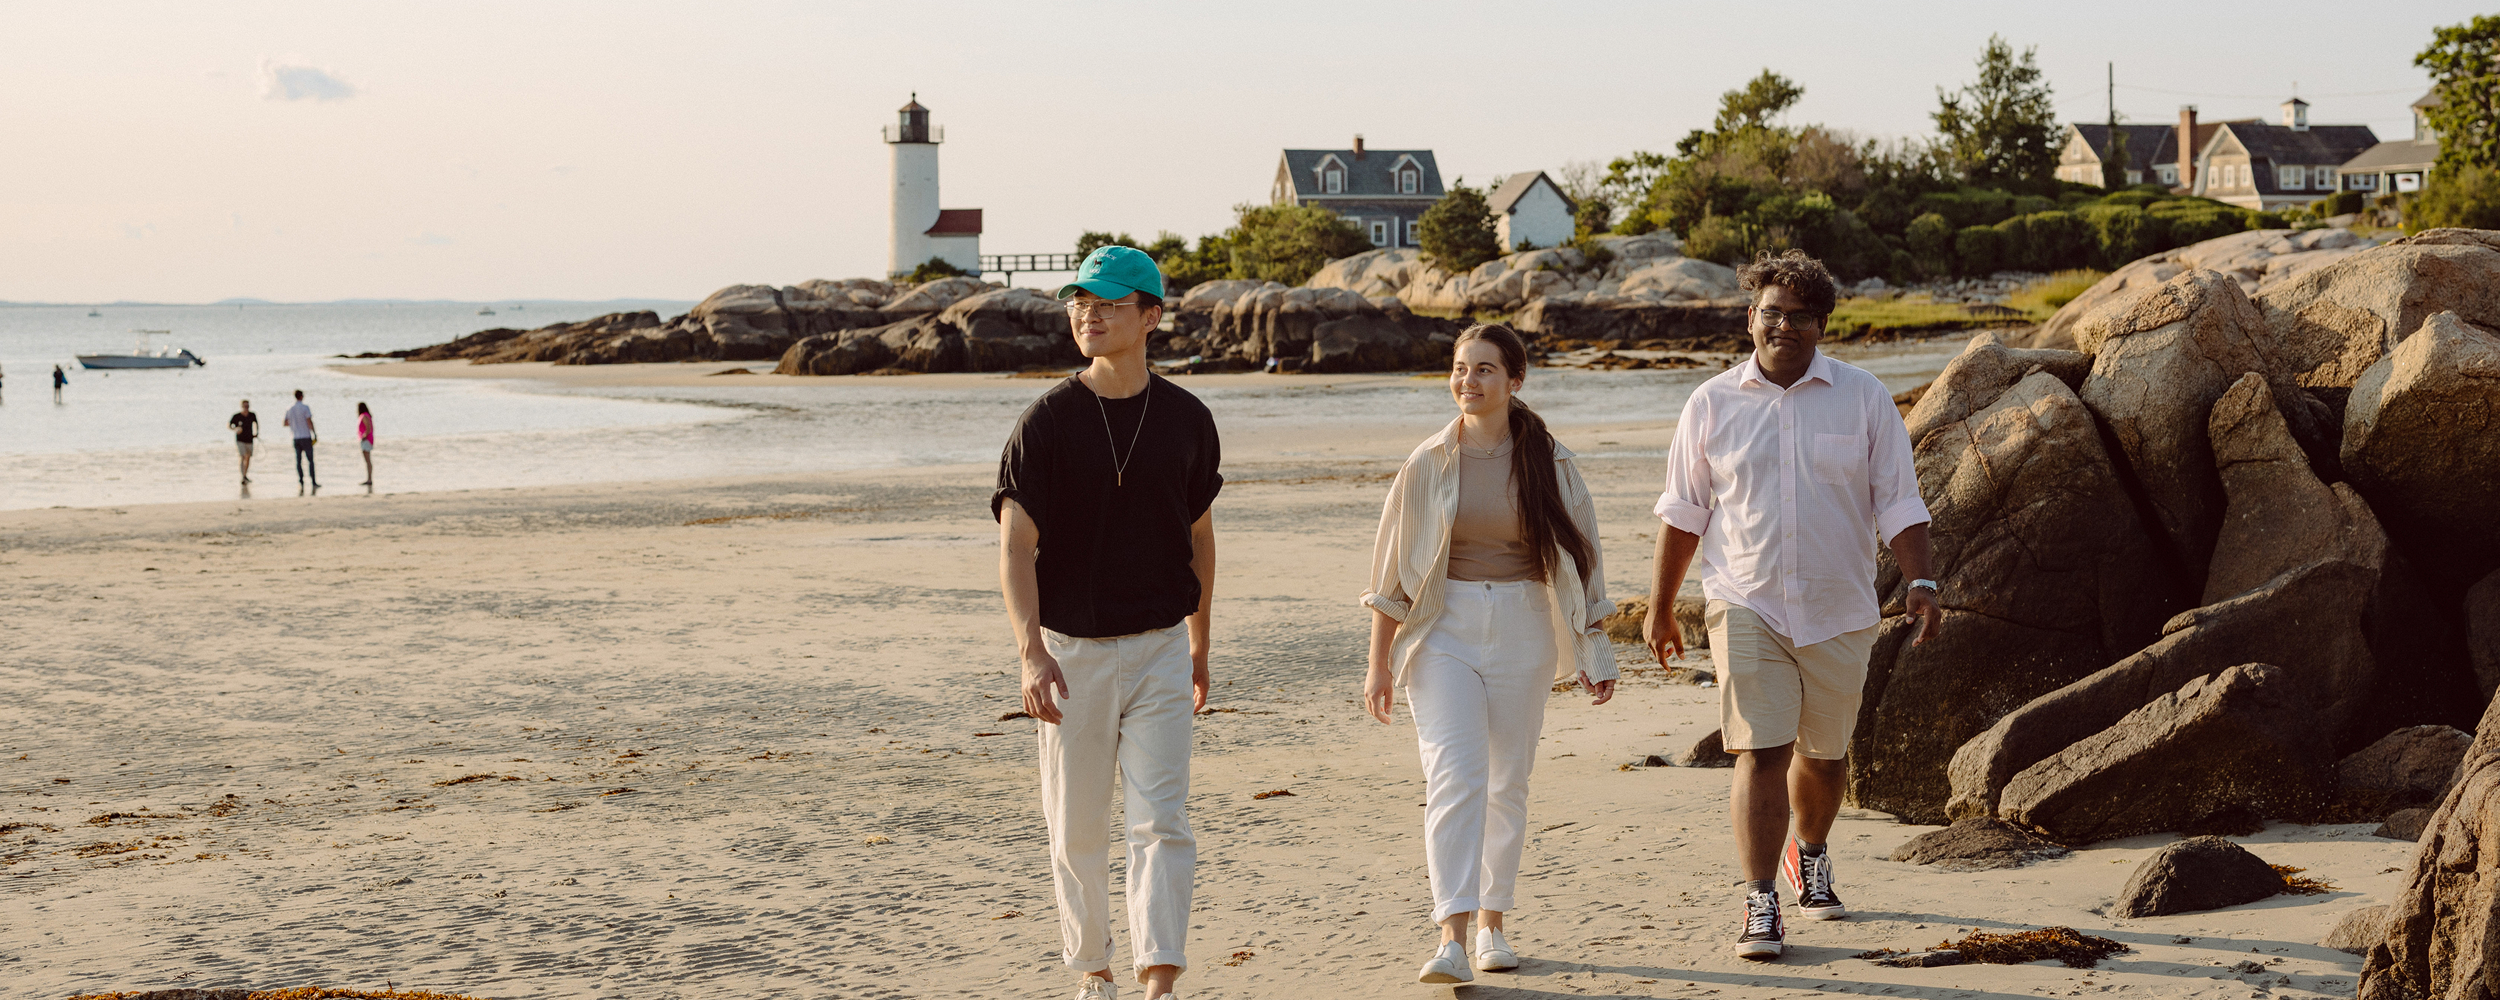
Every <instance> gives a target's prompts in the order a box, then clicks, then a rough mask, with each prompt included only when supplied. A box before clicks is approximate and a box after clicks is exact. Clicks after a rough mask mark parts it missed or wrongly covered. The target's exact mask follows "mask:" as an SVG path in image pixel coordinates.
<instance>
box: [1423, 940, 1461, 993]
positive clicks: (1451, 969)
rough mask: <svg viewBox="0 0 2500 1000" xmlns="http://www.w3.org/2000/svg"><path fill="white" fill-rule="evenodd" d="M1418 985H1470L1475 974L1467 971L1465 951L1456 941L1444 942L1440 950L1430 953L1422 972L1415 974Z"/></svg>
mask: <svg viewBox="0 0 2500 1000" xmlns="http://www.w3.org/2000/svg"><path fill="white" fill-rule="evenodd" d="M1415 981H1416V982H1419V983H1472V982H1475V981H1476V974H1475V973H1473V972H1469V971H1467V949H1466V947H1465V946H1463V945H1461V944H1459V943H1458V942H1456V941H1448V942H1444V943H1443V944H1442V945H1441V950H1440V951H1436V952H1433V953H1432V961H1429V962H1425V963H1424V968H1423V971H1421V972H1418V973H1416V974H1415Z"/></svg>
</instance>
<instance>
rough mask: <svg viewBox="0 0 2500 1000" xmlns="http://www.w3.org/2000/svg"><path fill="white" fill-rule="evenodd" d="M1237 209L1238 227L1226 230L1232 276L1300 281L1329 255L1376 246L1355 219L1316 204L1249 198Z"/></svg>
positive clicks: (1344, 254) (1348, 254)
mask: <svg viewBox="0 0 2500 1000" xmlns="http://www.w3.org/2000/svg"><path fill="white" fill-rule="evenodd" d="M1233 211H1234V213H1235V222H1234V224H1233V228H1232V229H1231V230H1229V231H1227V232H1226V233H1225V234H1224V242H1225V249H1226V250H1227V251H1228V252H1229V253H1230V255H1231V257H1232V266H1231V267H1230V268H1229V269H1228V273H1229V274H1230V276H1231V277H1235V278H1251V279H1256V280H1259V281H1279V282H1283V283H1285V284H1288V285H1299V284H1301V283H1303V282H1305V281H1309V280H1311V275H1314V274H1317V273H1319V269H1320V268H1322V267H1325V266H1327V265H1328V262H1329V261H1332V260H1335V259H1337V258H1339V257H1351V256H1354V255H1355V254H1358V253H1362V252H1363V251H1365V250H1369V249H1371V248H1372V244H1371V240H1370V238H1368V237H1366V236H1364V235H1363V231H1362V230H1360V229H1357V228H1355V225H1354V223H1351V222H1347V221H1346V220H1345V219H1344V218H1342V217H1340V216H1338V215H1337V213H1335V212H1331V211H1329V210H1327V209H1325V208H1321V207H1319V206H1317V205H1301V206H1296V205H1248V204H1244V205H1236V206H1234V207H1233ZM1201 242H1202V243H1203V241H1201Z"/></svg>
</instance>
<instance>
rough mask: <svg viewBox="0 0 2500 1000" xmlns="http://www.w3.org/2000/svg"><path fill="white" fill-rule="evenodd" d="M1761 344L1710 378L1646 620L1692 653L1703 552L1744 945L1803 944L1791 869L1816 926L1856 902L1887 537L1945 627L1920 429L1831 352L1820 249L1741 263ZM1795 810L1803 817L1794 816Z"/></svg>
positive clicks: (1686, 434)
mask: <svg viewBox="0 0 2500 1000" xmlns="http://www.w3.org/2000/svg"><path fill="white" fill-rule="evenodd" d="M1738 285H1739V287H1741V288H1743V289H1744V290H1745V291H1746V292H1748V293H1751V294H1752V296H1753V303H1752V305H1751V306H1749V307H1748V308H1747V309H1746V324H1747V327H1748V328H1749V330H1750V332H1751V333H1752V335H1753V343H1754V350H1753V356H1752V357H1751V358H1749V359H1747V360H1746V361H1745V362H1744V363H1743V364H1739V365H1737V366H1735V367H1733V368H1730V369H1728V370H1727V371H1725V372H1722V373H1720V374H1719V375H1718V376H1716V377H1714V378H1712V379H1711V380H1709V381H1707V382H1704V383H1702V384H1701V386H1700V387H1699V388H1697V389H1695V390H1693V394H1692V396H1691V397H1690V398H1689V399H1687V400H1686V401H1685V403H1684V412H1683V416H1682V417H1681V418H1679V419H1678V420H1677V422H1676V425H1675V437H1674V440H1673V441H1672V442H1671V443H1670V444H1669V446H1668V448H1667V484H1666V491H1665V492H1664V493H1661V494H1660V495H1659V497H1658V504H1657V507H1656V508H1655V513H1656V514H1657V515H1658V517H1659V518H1661V519H1663V520H1664V521H1665V522H1666V524H1665V526H1664V530H1662V531H1660V532H1659V533H1658V552H1657V562H1656V567H1657V575H1656V576H1655V577H1654V578H1653V579H1652V581H1651V583H1650V591H1649V607H1650V613H1649V621H1648V623H1647V624H1646V625H1644V626H1643V629H1644V631H1645V632H1646V638H1647V639H1648V642H1649V648H1650V651H1651V652H1652V653H1654V654H1656V655H1657V657H1658V662H1660V663H1665V662H1666V661H1667V660H1668V658H1669V657H1670V656H1671V655H1672V656H1682V655H1684V639H1683V636H1682V634H1681V633H1680V632H1678V630H1677V627H1676V624H1675V618H1674V616H1673V615H1672V614H1670V613H1669V609H1671V608H1673V607H1674V606H1675V595H1676V591H1677V590H1678V589H1680V588H1681V587H1682V586H1683V583H1684V572H1685V570H1686V569H1687V568H1688V567H1690V566H1691V565H1692V561H1693V555H1694V554H1695V553H1696V552H1699V553H1700V555H1701V560H1702V571H1701V573H1702V575H1701V588H1702V593H1703V595H1704V596H1706V597H1708V598H1709V605H1708V611H1707V613H1706V614H1705V616H1704V618H1703V621H1704V622H1705V623H1706V624H1707V626H1708V628H1709V630H1710V658H1711V662H1712V665H1713V666H1715V667H1716V668H1717V669H1718V675H1719V685H1720V686H1719V731H1720V734H1721V737H1722V738H1723V739H1724V740H1725V741H1726V746H1727V750H1728V752H1729V753H1732V754H1735V755H1736V758H1737V759H1736V775H1735V778H1734V788H1733V790H1732V791H1731V792H1730V794H1729V796H1728V808H1729V811H1730V812H1731V813H1732V819H1733V820H1734V824H1735V828H1736V854H1737V862H1738V864H1739V866H1740V867H1741V868H1742V869H1743V871H1744V877H1745V883H1744V886H1745V888H1744V914H1745V916H1744V926H1743V930H1742V931H1740V932H1739V934H1738V936H1737V939H1736V953H1737V954H1738V955H1739V956H1741V957H1744V958H1749V959H1754V960H1757V961H1768V960H1771V959H1775V958H1778V957H1779V956H1780V953H1781V951H1782V950H1783V949H1784V947H1785V946H1786V943H1787V925H1786V922H1785V921H1784V920H1783V917H1782V911H1781V909H1780V898H1779V889H1778V887H1777V886H1775V885H1774V884H1773V883H1772V877H1773V876H1772V872H1773V871H1774V870H1777V871H1778V872H1779V873H1780V876H1781V877H1782V878H1783V879H1784V880H1785V881H1786V882H1787V883H1788V887H1789V889H1790V890H1791V891H1793V892H1795V893H1796V894H1797V913H1798V915H1799V916H1801V917H1804V918H1806V919H1809V920H1838V919H1840V918H1842V917H1846V916H1848V915H1849V909H1848V907H1846V906H1844V905H1842V904H1841V901H1840V895H1839V892H1838V876H1837V875H1836V874H1835V873H1834V871H1833V865H1832V856H1831V853H1830V852H1829V851H1827V850H1826V849H1825V846H1824V845H1825V843H1826V842H1827V840H1828V839H1829V837H1830V836H1831V829H1832V821H1833V819H1834V818H1835V817H1837V816H1838V815H1839V812H1840V796H1841V791H1842V788H1843V787H1844V786H1845V785H1846V783H1847V777H1848V768H1847V764H1846V762H1845V761H1844V760H1843V757H1844V755H1845V754H1846V753H1847V751H1848V749H1849V737H1850V735H1851V733H1852V731H1853V730H1854V729H1855V728H1856V726H1857V720H1858V703H1859V701H1860V699H1861V693H1862V689H1863V688H1864V687H1865V684H1866V661H1867V655H1868V653H1869V652H1870V651H1871V650H1872V649H1873V647H1874V645H1875V632H1876V629H1877V627H1878V625H1879V624H1880V623H1881V622H1882V620H1883V613H1882V610H1881V604H1880V603H1879V601H1878V595H1877V594H1876V593H1875V543H1876V542H1877V541H1879V540H1881V541H1884V542H1886V543H1888V544H1890V545H1891V547H1892V556H1893V560H1894V561H1895V562H1896V563H1898V564H1899V565H1900V567H1901V578H1902V580H1904V581H1905V586H1904V587H1903V589H1902V591H1901V594H1902V599H1903V601H1904V603H1905V605H1906V606H1907V608H1908V609H1909V613H1910V614H1913V615H1917V616H1918V617H1919V618H1921V619H1923V622H1922V624H1921V625H1920V626H1919V632H1918V638H1917V639H1916V642H1917V643H1925V642H1926V641H1927V640H1929V639H1932V638H1935V636H1936V632H1937V630H1938V629H1939V628H1941V627H1942V624H1943V611H1942V609H1941V606H1940V605H1939V604H1938V603H1937V597H1938V594H1937V584H1936V581H1934V580H1931V579H1928V578H1927V576H1928V573H1929V571H1930V566H1931V565H1932V564H1931V563H1930V562H1929V558H1928V556H1929V553H1928V546H1927V520H1928V518H1927V505H1926V503H1925V501H1923V500H1921V499H1920V498H1919V494H1918V470H1917V469H1916V468H1915V467H1914V466H1913V465H1912V463H1911V453H1910V435H1909V432H1908V430H1907V429H1905V428H1904V427H1903V426H1902V423H1901V413H1900V411H1899V410H1898V409H1896V408H1895V407H1894V406H1893V402H1892V394H1891V393H1890V392H1889V391H1887V390H1886V389H1885V388H1884V384H1883V382H1882V381H1881V380H1878V379H1877V378H1876V377H1875V376H1873V375H1870V374H1868V373H1866V372H1865V371H1864V370H1862V369H1859V368H1856V367H1853V366H1851V365H1847V364H1844V363H1842V362H1839V361H1834V360H1832V359H1831V358H1828V357H1825V356H1823V355H1822V354H1819V353H1817V352H1816V350H1815V345H1816V344H1817V343H1818V342H1820V341H1821V340H1822V335H1823V324H1824V322H1825V321H1826V320H1828V319H1830V317H1831V314H1832V305H1833V302H1834V300H1835V299H1836V298H1837V290H1836V288H1835V287H1834V285H1833V282H1832V276H1831V272H1829V271H1827V270H1825V269H1824V267H1823V264H1822V262H1821V261H1818V260H1815V259H1813V258H1811V257H1808V256H1806V255H1805V253H1804V252H1803V251H1799V250H1791V251H1789V252H1787V253H1785V254H1781V255H1779V256H1772V255H1771V254H1770V253H1769V252H1768V251H1765V252H1763V253H1761V254H1759V255H1757V256H1756V257H1755V258H1754V262H1753V263H1752V264H1749V265H1746V266H1745V267H1744V269H1742V270H1741V271H1739V272H1738ZM1792 823H1793V826H1792Z"/></svg>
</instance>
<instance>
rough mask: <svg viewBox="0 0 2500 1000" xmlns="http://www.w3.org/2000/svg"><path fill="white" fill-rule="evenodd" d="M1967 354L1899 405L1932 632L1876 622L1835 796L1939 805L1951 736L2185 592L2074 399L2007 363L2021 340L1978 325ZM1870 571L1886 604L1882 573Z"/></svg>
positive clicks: (2128, 641) (1922, 817)
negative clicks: (1936, 588) (1924, 511)
mask: <svg viewBox="0 0 2500 1000" xmlns="http://www.w3.org/2000/svg"><path fill="white" fill-rule="evenodd" d="M1966 354H1968V355H1970V357H1969V359H1968V361H1967V362H1964V361H1957V362H1956V365H1957V367H1956V368H1955V369H1954V375H1953V383H1952V386H1951V387H1950V388H1949V389H1939V390H1931V391H1929V393H1928V394H1927V395H1926V396H1925V397H1924V398H1922V399H1921V400H1920V402H1919V407H1918V408H1917V409H1916V410H1913V411H1912V413H1911V417H1910V422H1911V423H1912V424H1913V425H1915V426H1916V427H1918V428H1919V429H1920V431H1921V436H1920V437H1918V438H1917V439H1915V446H1916V449H1917V464H1918V476H1919V489H1920V493H1921V494H1922V495H1923V496H1925V498H1926V501H1927V507H1928V511H1929V513H1930V514H1931V515H1932V516H1933V518H1934V520H1933V522H1932V523H1931V524H1930V525H1929V531H1930V538H1931V539H1932V547H1933V552H1934V557H1935V574H1936V578H1937V579H1938V580H1940V581H1942V583H1943V584H1944V588H1943V603H1944V606H1945V609H1944V615H1945V621H1944V629H1943V631H1942V633H1941V634H1939V635H1938V636H1937V637H1936V638H1935V639H1933V640H1931V641H1929V642H1928V643H1927V644H1925V645H1923V646H1913V645H1910V644H1909V643H1908V642H1907V641H1906V639H1907V637H1908V628H1907V625H1908V619H1906V618H1896V619H1893V620H1892V621H1891V622H1888V623H1887V625H1886V628H1885V631H1884V632H1883V633H1882V634H1881V637H1879V639H1878V640H1877V643H1876V646H1875V649H1874V652H1873V654H1872V655H1871V656H1870V658H1869V662H1868V667H1867V683H1866V688H1865V697H1864V700H1863V702H1862V705H1861V708H1860V713H1859V723H1858V728H1857V734H1856V736H1855V737H1854V738H1853V740H1852V742H1851V744H1850V752H1849V767H1850V777H1849V784H1850V788H1849V794H1850V797H1851V799H1852V801H1854V802H1856V803H1857V804H1859V805H1862V806H1866V807H1868V808H1873V809H1881V810H1884V811H1886V812H1891V813H1896V814H1899V815H1901V816H1903V817H1905V818H1907V819H1909V820H1911V821H1913V822H1921V823H1940V822H1944V821H1945V820H1946V819H1947V815H1946V802H1947V799H1948V796H1949V794H1950V791H1951V784H1950V782H1949V781H1948V778H1947V774H1946V764H1947V762H1948V761H1949V760H1950V759H1952V757H1953V755H1954V751H1955V749H1956V748H1958V747H1960V746H1961V745H1962V744H1963V743H1964V742H1965V741H1967V740H1969V739H1970V738H1971V737H1973V736H1976V735H1978V734H1979V733H1980V732H1982V731H1983V730H1986V729H1987V728H1988V727H1989V726H1990V725H1991V724H1994V723H1996V722H1997V721H1998V719H1999V718H2000V717H2002V716H2004V715H2005V714H2006V713H2007V712H2010V711H2012V710H2014V709H2015V708H2018V707H2020V706H2022V705H2023V704H2025V703H2027V702H2030V701H2032V700H2033V699H2035V698H2038V697H2040V696H2041V695H2044V694H2047V693H2049V692H2052V691H2055V690H2057V689H2059V688H2060V687H2063V686H2065V685H2066V684H2068V683H2070V682H2073V681H2075V680H2077V679H2078V678H2081V677H2084V676H2086V675H2088V674H2091V673H2092V672H2093V671H2096V670H2099V669H2101V668H2102V667H2104V666H2106V665H2107V664H2109V663H2110V662H2111V661H2112V660H2115V659H2118V658H2119V657H2123V656H2125V655H2127V654H2128V653H2131V652H2133V651H2135V650H2137V649H2140V648H2142V647H2143V646H2144V645H2145V644H2146V643H2148V642H2151V641H2152V640H2153V639H2154V638H2155V637H2156V636H2158V635H2159V630H2160V628H2161V623H2162V622H2163V621H2164V620H2166V619H2168V618H2169V617H2171V616H2172V615H2173V614H2175V613H2176V612H2177V611H2178V610H2180V609H2181V608H2183V607H2185V606H2186V605H2187V603H2188V600H2187V597H2186V594H2185V592H2184V590H2183V587H2182V585H2181V584H2180V583H2179V582H2178V581H2175V580H2172V579H2169V578H2167V577H2166V575H2165V573H2164V571H2163V569H2162V566H2163V562H2162V560H2161V559H2159V558H2158V557H2157V556H2156V553H2155V550H2154V547H2153V545H2152V544H2151V541H2150V538H2149V533H2148V532H2147V530H2146V529H2145V527H2144V526H2143V525H2142V523H2141V522H2139V521H2138V520H2137V517H2136V513H2135V511H2136V508H2135V505H2134V503H2133V502H2132V501H2131V500H2130V498H2129V496H2128V493H2127V490H2126V488H2125V486H2124V485H2123V484H2122V483H2121V481H2120V478H2119V475H2118V472H2117V470H2116V469H2115V468H2114V467H2113V466H2112V464H2111V462H2110V459H2109V455H2108V453H2107V452H2105V451H2104V450H2103V449H2102V446H2101V437H2100V434H2099V431H2098V428H2097V427H2096V426H2095V424H2094V423H2093V420H2092V414H2091V413H2090V412H2089V411H2088V410H2086V409H2085V407H2084V405H2083V401H2082V400H2081V399H2079V398H2077V396H2076V395H2075V393H2074V391H2073V390H2072V389H2070V388H2068V387H2067V384H2066V383H2065V382H2063V381H2060V380H2059V378H2058V376H2057V375H2055V374H2052V373H2051V372H2050V371H2048V370H2047V367H2046V365H2044V364H2037V363H2034V364H2026V365H2021V366H2019V367H2018V366H2017V364H2016V362H2017V361H2018V360H2020V359H2022V358H2023V357H2024V355H2022V354H2021V352H2013V351H2009V350H2008V349H2005V348H2002V347H1998V346H1996V345H1995V344H1994V343H1993V342H1992V341H1986V340H1983V341H1981V342H1979V343H1978V344H1975V345H1974V346H1973V347H1972V348H1971V350H1970V351H1969V352H1966ZM2049 360H2054V361H2056V363H2058V364H2059V365H2061V366H2062V367H2064V368H2067V369H2071V367H2072V360H2071V358H2065V357H2058V358H2052V359H2049ZM2033 367H2038V368H2039V369H2040V370H2038V371H2032V368H2033ZM2026 371H2030V372H2031V373H2030V374H2028V375H2024V374H2022V373H2023V372H2026ZM1983 376H1984V377H1983ZM2008 380H2011V381H2008ZM1992 385H1993V386H1996V387H1998V388H1996V389H1995V391H1994V392H1993V393H1992V392H1991V390H1990V387H1991V386H1992ZM1962 410H1969V415H1968V416H1966V417H1963V418H1961V419H1959V420H1948V419H1947V418H1948V417H1950V416H1951V415H1952V414H1953V413H1956V412H1960V411H1962ZM1887 566H1888V567H1889V561H1887ZM1880 586H1881V587H1882V589H1883V590H1884V591H1885V592H1886V593H1888V594H1889V595H1890V596H1889V598H1888V601H1887V605H1888V610H1889V611H1891V612H1892V613H1895V614H1898V613H1899V611H1900V609H1901V601H1902V597H1901V593H1900V591H1901V581H1900V578H1899V573H1898V571H1897V570H1893V569H1890V568H1887V570H1886V573H1885V577H1884V581H1883V582H1882V583H1881V584H1880ZM2172 686H2174V687H2175V686H2176V684H2175V683H2174V684H2173V685H2172ZM2142 703H2143V702H2142V701H2141V700H2138V701H2137V702H2135V703H2134V704H2131V705H2129V706H2127V707H2128V708H2129V709H2132V708H2134V707H2135V706H2136V705H2140V704H2142ZM2121 714H2123V713H2121ZM2113 721H2114V718H2113ZM1974 815H1984V813H1980V814H1974Z"/></svg>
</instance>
